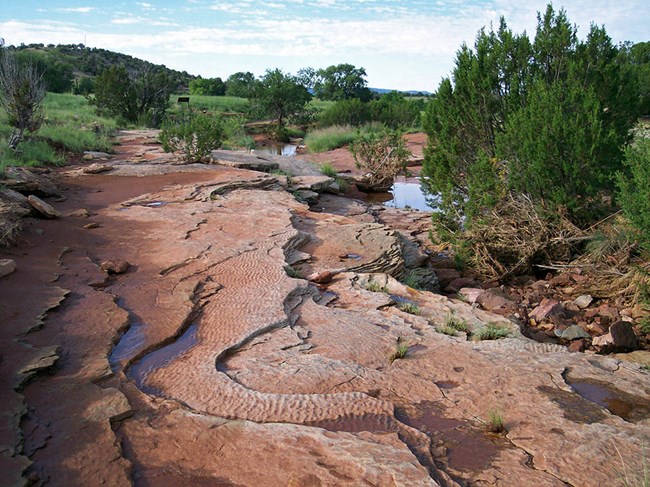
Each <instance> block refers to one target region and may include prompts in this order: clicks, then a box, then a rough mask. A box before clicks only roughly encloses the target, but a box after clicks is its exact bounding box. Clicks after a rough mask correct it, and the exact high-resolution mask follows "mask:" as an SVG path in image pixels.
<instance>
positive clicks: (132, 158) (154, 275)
mask: <svg viewBox="0 0 650 487" xmlns="http://www.w3.org/2000/svg"><path fill="white" fill-rule="evenodd" d="M151 142H152V141H151V135H150V134H149V133H139V132H135V133H134V132H130V133H125V134H123V135H122V144H121V145H119V146H117V147H116V150H117V154H115V155H114V156H113V157H112V158H111V159H110V160H109V161H102V162H101V164H105V165H106V166H105V168H104V170H102V171H99V172H97V173H95V174H89V173H88V171H87V167H89V165H90V164H91V162H88V163H86V164H85V165H80V166H78V167H72V168H66V169H65V170H63V171H61V172H60V174H59V176H58V177H59V183H58V191H59V192H60V193H61V194H60V195H59V200H58V201H54V200H53V199H50V203H52V204H53V205H54V206H55V208H56V211H58V212H59V213H60V214H61V215H62V216H61V217H60V218H54V219H28V220H25V221H24V224H23V226H24V230H23V233H22V234H21V237H20V239H19V241H18V243H17V245H16V246H14V247H11V248H9V249H8V250H3V251H2V254H1V255H0V257H2V258H6V259H11V260H12V261H14V262H15V266H16V270H15V271H14V272H12V273H10V274H8V275H7V276H5V277H3V278H2V279H1V280H0V295H1V297H2V299H1V301H0V313H1V315H2V317H3V320H2V321H3V332H2V336H1V337H0V340H1V341H0V346H1V347H2V349H1V350H2V351H1V353H2V361H1V362H0V371H1V375H2V381H1V384H2V386H1V387H2V395H3V397H4V398H5V401H4V402H3V418H4V421H3V423H2V429H0V441H1V445H2V448H1V450H2V456H1V457H0V470H2V472H3V473H4V479H5V480H6V483H7V484H8V485H26V484H29V483H31V484H34V485H38V484H45V485H66V486H69V485H98V484H108V485H218V486H221V485H223V486H229V485H296V486H309V485H382V486H393V485H405V486H412V485H444V486H446V485H513V486H519V485H558V486H562V485H575V486H582V485H616V484H617V483H621V475H620V474H619V473H617V472H623V471H624V469H627V471H628V472H639V471H640V469H641V468H642V467H641V465H642V460H643V454H644V453H643V452H644V448H645V447H646V446H647V444H648V439H649V438H650V382H649V381H648V377H649V376H648V373H647V371H644V370H643V369H642V368H641V367H640V366H639V365H637V364H634V363H631V362H628V361H622V360H619V359H616V358H612V357H606V356H600V355H596V354H593V353H571V352H569V351H568V350H567V348H566V347H564V346H561V345H558V344H555V343H539V342H537V341H533V340H531V339H529V338H526V337H524V336H523V335H522V334H521V331H520V326H519V325H518V324H517V323H515V322H513V321H512V320H510V319H508V318H506V317H505V316H503V314H499V313H495V312H492V311H489V310H486V309H481V308H480V307H477V306H476V305H473V304H472V303H471V302H469V301H471V300H469V299H465V300H460V299H454V298H449V297H446V296H444V295H441V294H439V293H438V292H436V291H438V290H439V289H440V282H439V280H438V277H437V274H440V275H441V276H442V277H443V280H444V272H442V273H440V272H438V273H436V271H435V270H434V269H433V267H432V262H431V258H430V256H429V255H428V254H427V252H425V251H424V250H425V249H424V248H423V240H422V239H420V241H418V236H421V235H422V234H426V230H427V228H426V225H427V221H426V218H424V219H423V218H422V215H421V214H418V213H417V212H405V210H393V209H386V210H382V211H380V212H374V213H373V212H372V211H368V208H367V206H366V205H363V204H361V203H359V202H355V201H353V200H347V199H345V198H341V197H340V196H338V195H336V192H337V188H336V187H335V186H334V181H333V180H328V179H327V178H322V177H321V176H319V175H318V171H316V170H315V169H314V168H313V167H311V166H308V165H301V163H300V162H299V161H298V162H297V161H296V160H295V159H293V158H292V161H291V162H290V164H292V165H293V166H292V170H291V171H292V173H293V174H299V175H300V177H299V178H298V179H292V178H287V177H285V176H273V175H269V174H267V173H265V172H259V171H258V170H259V169H267V170H268V167H267V166H268V164H269V163H270V164H271V165H273V164H277V165H278V166H277V167H280V168H281V165H282V164H283V162H282V161H281V160H277V161H276V160H275V159H274V158H273V156H270V157H266V156H265V157H264V158H263V159H264V160H262V159H260V160H259V161H254V162H255V164H257V167H254V168H253V169H257V170H251V169H247V168H246V167H247V166H246V165H245V161H244V159H245V158H243V157H241V156H239V155H230V154H224V153H219V154H215V160H218V161H220V162H221V163H222V164H221V165H184V164H179V163H178V161H176V160H174V159H173V158H170V157H169V156H167V155H164V154H162V152H161V151H160V149H159V147H158V146H157V145H156V144H153V143H151ZM224 164H225V165H224ZM263 166H264V167H263ZM84 171H85V172H84ZM91 172H93V171H91ZM301 192H302V193H301ZM309 193H314V194H316V196H315V197H314V196H313V195H312V194H309ZM64 198H65V199H64ZM308 198H317V200H318V205H315V204H313V202H312V205H311V206H310V205H309V204H308V203H309V201H308ZM306 201H307V202H306ZM418 229H421V230H422V232H419V231H418ZM406 276H411V277H410V279H416V280H417V282H418V286H417V287H421V288H424V290H418V289H415V288H414V287H409V286H407V285H405V284H403V283H402V282H401V281H400V280H402V281H405V280H406ZM409 282H410V283H411V284H413V283H414V281H409ZM450 282H451V281H448V282H443V283H442V284H443V288H444V287H447V286H448V285H449V283H450ZM452 323H462V324H463V326H457V328H458V329H457V330H455V332H454V333H453V334H452V333H449V330H446V331H447V333H448V334H445V333H442V332H441V331H443V329H444V327H449V326H450V324H452ZM491 328H498V329H499V330H501V332H502V334H503V335H506V337H505V338H501V339H498V340H482V341H481V340H475V339H472V337H476V336H478V335H481V333H482V330H485V329H491ZM452 335H454V336H452ZM495 416H500V417H501V418H502V420H503V423H504V427H505V430H504V431H502V432H490V431H488V430H490V429H493V430H494V429H496V428H494V427H493V426H494V424H493V423H494V418H495ZM491 418H492V419H491Z"/></svg>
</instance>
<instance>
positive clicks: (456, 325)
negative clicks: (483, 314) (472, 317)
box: [443, 313, 469, 333]
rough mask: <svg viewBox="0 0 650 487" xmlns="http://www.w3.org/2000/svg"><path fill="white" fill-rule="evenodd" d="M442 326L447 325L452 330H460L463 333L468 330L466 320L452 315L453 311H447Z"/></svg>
mask: <svg viewBox="0 0 650 487" xmlns="http://www.w3.org/2000/svg"><path fill="white" fill-rule="evenodd" d="M443 327H448V328H451V329H452V330H456V331H462V332H465V333H468V332H469V327H468V326H467V321H466V320H464V319H463V318H458V317H457V316H454V314H453V313H448V314H447V315H446V316H445V319H444V321H443Z"/></svg>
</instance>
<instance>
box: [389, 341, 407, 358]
mask: <svg viewBox="0 0 650 487" xmlns="http://www.w3.org/2000/svg"><path fill="white" fill-rule="evenodd" d="M408 349H409V346H408V344H407V343H406V342H404V341H402V337H397V344H396V345H395V350H394V351H393V352H392V353H391V354H390V355H389V356H388V361H389V362H390V363H391V364H392V363H393V362H395V360H399V359H403V358H404V357H406V354H407V353H408Z"/></svg>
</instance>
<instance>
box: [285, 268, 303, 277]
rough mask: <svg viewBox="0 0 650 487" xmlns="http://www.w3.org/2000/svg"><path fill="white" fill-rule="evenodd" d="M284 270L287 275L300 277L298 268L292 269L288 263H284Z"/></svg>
mask: <svg viewBox="0 0 650 487" xmlns="http://www.w3.org/2000/svg"><path fill="white" fill-rule="evenodd" d="M284 272H286V273H287V276H289V277H292V278H294V279H302V274H301V273H300V271H299V270H298V269H294V268H293V267H291V266H290V265H285V266H284Z"/></svg>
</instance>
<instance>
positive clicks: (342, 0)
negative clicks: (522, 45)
mask: <svg viewBox="0 0 650 487" xmlns="http://www.w3.org/2000/svg"><path fill="white" fill-rule="evenodd" d="M554 5H555V7H556V9H559V8H560V7H562V6H563V7H564V8H565V9H566V11H567V14H568V17H569V19H570V20H571V21H572V22H573V23H575V24H577V25H578V26H579V27H580V29H579V35H580V36H584V35H585V33H586V32H587V30H588V28H589V24H590V23H591V22H592V21H593V22H595V23H597V24H599V25H602V24H605V27H606V29H607V32H608V33H609V35H610V36H611V37H612V38H613V40H614V41H615V42H619V41H624V40H631V41H633V42H641V41H647V40H650V6H649V5H648V0H616V1H613V0H566V1H565V2H563V3H558V2H555V3H554ZM545 6H546V1H530V0H519V1H513V0H486V1H483V0H469V1H461V0H432V1H429V0H392V1H386V0H285V1H280V0H239V1H236V0H222V1H217V0H176V1H172V0H165V1H154V0H149V1H111V2H108V1H81V0H47V1H45V0H38V1H36V0H0V37H3V38H4V39H5V41H6V43H7V44H14V45H18V44H21V43H25V44H29V43H41V42H42V43H44V44H49V43H52V44H71V43H72V44H79V43H85V44H86V45H87V46H89V47H101V48H105V49H110V50H113V51H118V52H123V53H126V54H130V55H133V56H136V57H139V58H142V59H146V60H148V61H151V62H154V63H161V64H165V65H166V66H168V67H171V68H174V69H179V70H185V71H187V72H189V73H191V74H197V75H202V76H204V77H216V76H221V77H222V78H224V79H225V78H226V77H228V76H229V75H230V74H232V73H234V72H237V71H251V72H253V73H255V75H261V74H263V73H264V71H265V70H266V69H268V68H281V69H283V70H285V71H289V72H292V73H295V72H296V71H297V70H298V69H300V68H303V67H307V66H311V67H314V68H322V67H327V66H329V65H331V64H339V63H350V64H354V65H355V66H362V67H364V68H365V69H366V72H367V74H368V77H367V79H368V84H369V85H370V86H372V87H376V88H392V89H401V90H407V89H414V90H423V91H424V90H426V91H435V89H436V88H437V86H438V83H439V82H440V79H441V78H442V77H443V76H446V75H448V74H449V72H450V70H451V69H452V67H453V60H454V55H455V52H456V51H457V49H458V47H459V46H460V44H461V43H462V42H463V41H466V42H468V43H472V42H473V39H474V37H475V35H476V32H477V31H478V29H480V28H481V27H483V26H485V25H489V24H490V23H491V22H492V23H494V24H495V25H497V22H498V19H499V17H500V16H502V15H503V16H505V18H506V21H507V22H508V25H509V26H510V27H511V28H512V29H513V30H515V31H517V32H521V31H523V30H526V31H527V32H528V33H529V34H530V35H531V36H532V34H534V30H535V25H536V12H538V11H543V10H544V9H545Z"/></svg>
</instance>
